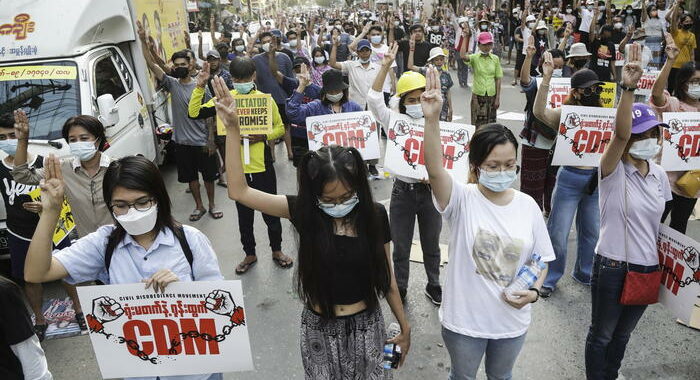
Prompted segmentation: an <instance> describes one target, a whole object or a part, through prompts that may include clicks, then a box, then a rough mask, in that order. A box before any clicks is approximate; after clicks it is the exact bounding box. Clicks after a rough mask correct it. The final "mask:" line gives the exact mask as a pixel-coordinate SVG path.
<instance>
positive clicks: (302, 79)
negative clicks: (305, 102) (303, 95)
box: [297, 64, 311, 89]
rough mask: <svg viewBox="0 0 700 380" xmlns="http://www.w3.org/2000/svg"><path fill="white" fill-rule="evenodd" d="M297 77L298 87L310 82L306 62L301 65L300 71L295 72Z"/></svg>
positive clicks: (303, 86)
mask: <svg viewBox="0 0 700 380" xmlns="http://www.w3.org/2000/svg"><path fill="white" fill-rule="evenodd" d="M297 79H298V80H299V88H300V89H301V88H304V89H305V88H306V87H308V86H309V84H310V83H311V76H310V75H309V69H308V68H307V67H306V64H302V65H301V72H300V73H299V74H297Z"/></svg>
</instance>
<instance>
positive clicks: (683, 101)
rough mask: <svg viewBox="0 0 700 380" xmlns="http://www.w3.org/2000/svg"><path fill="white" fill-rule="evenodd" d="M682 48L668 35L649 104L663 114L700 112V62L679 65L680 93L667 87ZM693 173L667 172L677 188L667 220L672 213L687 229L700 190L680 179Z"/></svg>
mask: <svg viewBox="0 0 700 380" xmlns="http://www.w3.org/2000/svg"><path fill="white" fill-rule="evenodd" d="M678 55H679V50H678V48H677V47H676V44H675V43H674V42H673V38H671V36H670V35H669V34H667V35H666V56H667V60H666V62H665V63H664V66H663V68H662V69H661V73H660V74H659V77H658V78H657V79H656V82H655V83H654V87H652V89H651V98H650V100H649V104H650V105H651V106H652V108H654V110H655V111H656V113H657V114H659V117H662V115H663V113H664V112H700V62H688V63H686V64H684V65H683V66H681V68H680V69H678V74H677V76H676V90H675V94H676V96H671V94H669V93H668V91H666V90H665V89H666V83H667V82H668V80H669V79H668V77H669V73H670V72H671V68H672V67H673V65H674V63H675V61H676V59H677V58H678ZM686 173H688V174H687V175H693V174H692V172H667V173H666V174H668V179H669V181H670V182H671V189H672V190H673V200H672V201H671V202H669V203H668V204H666V210H664V214H663V218H662V219H663V220H665V219H666V217H667V216H668V214H669V213H670V214H671V223H670V226H671V228H673V229H675V230H677V231H679V232H681V233H685V230H686V227H687V226H688V218H689V217H690V214H691V213H692V212H693V208H695V203H696V202H697V200H698V196H700V191H698V192H695V193H694V194H689V193H688V192H687V191H685V190H683V189H681V188H680V187H679V186H678V185H677V184H676V182H677V181H678V180H679V179H680V178H681V177H683V176H684V175H686Z"/></svg>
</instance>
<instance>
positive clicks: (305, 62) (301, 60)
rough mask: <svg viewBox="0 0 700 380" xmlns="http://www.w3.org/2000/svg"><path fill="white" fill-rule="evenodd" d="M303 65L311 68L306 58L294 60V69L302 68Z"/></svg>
mask: <svg viewBox="0 0 700 380" xmlns="http://www.w3.org/2000/svg"><path fill="white" fill-rule="evenodd" d="M302 64H305V65H306V66H309V60H308V59H306V58H305V57H296V58H294V65H293V66H292V67H297V66H301V65H302Z"/></svg>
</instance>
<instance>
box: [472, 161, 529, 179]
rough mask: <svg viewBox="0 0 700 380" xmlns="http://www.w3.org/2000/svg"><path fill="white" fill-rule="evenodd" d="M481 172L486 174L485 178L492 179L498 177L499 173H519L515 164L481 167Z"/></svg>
mask: <svg viewBox="0 0 700 380" xmlns="http://www.w3.org/2000/svg"><path fill="white" fill-rule="evenodd" d="M481 171H482V172H483V173H485V174H486V176H488V177H491V178H494V177H496V176H498V175H499V174H500V173H501V172H515V174H518V173H520V166H519V165H516V164H508V165H503V166H502V165H486V166H482V167H481Z"/></svg>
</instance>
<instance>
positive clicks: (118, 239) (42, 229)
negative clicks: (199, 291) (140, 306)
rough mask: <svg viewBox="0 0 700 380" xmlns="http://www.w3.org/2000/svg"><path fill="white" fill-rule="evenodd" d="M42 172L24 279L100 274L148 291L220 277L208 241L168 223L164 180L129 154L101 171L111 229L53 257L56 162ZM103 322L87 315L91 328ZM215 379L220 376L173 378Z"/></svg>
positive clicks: (74, 279) (59, 197) (59, 179)
mask: <svg viewBox="0 0 700 380" xmlns="http://www.w3.org/2000/svg"><path fill="white" fill-rule="evenodd" d="M44 175H45V181H44V183H43V184H42V185H41V191H42V197H41V203H42V206H43V213H42V214H41V217H40V219H39V224H38V225H37V227H36V231H35V232H34V237H33V238H32V242H31V244H30V245H29V252H28V253H27V260H26V263H25V267H24V277H25V278H26V280H27V281H31V282H37V283H39V282H48V281H55V280H59V279H63V280H65V281H66V282H68V283H81V282H86V281H93V280H95V279H97V278H98V275H99V276H100V278H101V279H104V278H105V277H107V283H110V284H129V283H138V282H144V283H145V284H146V288H149V287H152V288H153V289H154V290H155V291H161V292H163V291H165V288H166V287H167V286H168V284H170V283H172V282H175V281H215V280H223V276H222V275H221V271H220V269H219V263H218V261H217V258H216V254H215V253H214V250H213V249H212V247H211V244H210V243H209V239H207V237H206V236H205V235H204V234H202V233H201V232H200V231H199V230H197V229H195V228H193V227H190V226H183V225H182V224H180V223H178V222H177V221H175V219H173V216H172V214H171V212H170V197H169V196H168V192H167V190H166V188H165V183H164V182H163V178H162V177H161V175H160V172H159V171H158V168H157V167H156V166H155V165H154V164H153V163H152V162H151V161H149V160H148V159H146V158H144V157H140V156H128V157H124V158H121V159H119V160H117V161H114V162H112V163H111V164H110V165H109V167H108V169H107V171H106V172H105V176H104V184H103V196H104V200H105V203H106V204H107V207H108V208H109V210H110V211H111V213H112V216H113V218H114V224H113V225H108V226H102V227H100V228H98V229H97V231H95V232H93V233H91V234H89V235H87V236H84V237H82V238H80V239H78V241H76V242H75V243H74V244H73V245H72V246H70V247H68V248H65V249H62V250H57V251H55V252H53V254H52V253H51V239H52V236H53V231H54V227H55V226H56V222H57V220H58V217H59V214H60V212H61V205H62V203H63V196H64V183H63V175H62V173H61V163H60V162H59V160H58V158H56V157H55V156H53V155H51V156H49V158H48V159H47V160H46V164H45V171H44ZM105 273H106V275H107V276H104V274H105ZM101 322H102V321H99V320H96V319H95V318H94V317H93V316H88V324H90V325H93V324H95V323H101ZM221 378H222V376H221V374H207V375H192V376H183V377H178V379H191V380H195V379H196V380H216V379H221Z"/></svg>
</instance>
